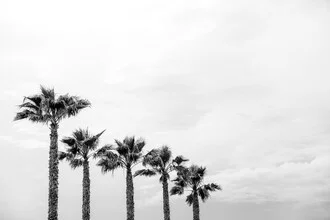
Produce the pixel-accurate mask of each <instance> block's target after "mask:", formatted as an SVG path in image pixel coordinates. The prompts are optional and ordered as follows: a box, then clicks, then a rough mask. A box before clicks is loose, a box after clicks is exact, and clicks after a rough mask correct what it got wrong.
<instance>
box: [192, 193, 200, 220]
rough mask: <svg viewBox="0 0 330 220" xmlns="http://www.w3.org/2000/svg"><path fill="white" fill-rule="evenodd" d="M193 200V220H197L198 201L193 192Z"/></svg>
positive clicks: (196, 195)
mask: <svg viewBox="0 0 330 220" xmlns="http://www.w3.org/2000/svg"><path fill="white" fill-rule="evenodd" d="M193 195H194V200H193V215H194V217H193V220H199V201H198V194H197V193H196V192H194V194H193Z"/></svg>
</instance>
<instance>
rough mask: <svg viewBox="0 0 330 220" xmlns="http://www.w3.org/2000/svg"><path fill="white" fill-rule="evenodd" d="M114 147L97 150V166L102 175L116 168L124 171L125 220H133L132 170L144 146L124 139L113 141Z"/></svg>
mask: <svg viewBox="0 0 330 220" xmlns="http://www.w3.org/2000/svg"><path fill="white" fill-rule="evenodd" d="M115 142H116V145H117V146H116V147H114V146H112V145H106V146H104V147H102V148H101V149H99V150H98V151H97V153H96V155H95V157H100V160H99V161H98V163H97V165H98V166H100V167H101V170H102V172H103V173H106V172H109V171H114V170H115V169H117V168H123V169H126V211H127V220H134V185H133V175H132V168H133V167H134V166H135V165H136V164H138V163H139V162H140V161H141V158H142V149H143V147H144V146H145V141H144V140H143V139H141V138H140V139H137V140H136V139H135V138H134V136H133V137H126V138H125V139H124V140H123V141H122V142H121V141H118V140H115Z"/></svg>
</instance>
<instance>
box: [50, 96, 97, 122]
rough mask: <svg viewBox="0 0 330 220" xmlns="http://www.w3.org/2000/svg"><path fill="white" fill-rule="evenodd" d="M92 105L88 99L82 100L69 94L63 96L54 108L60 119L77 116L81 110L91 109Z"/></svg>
mask: <svg viewBox="0 0 330 220" xmlns="http://www.w3.org/2000/svg"><path fill="white" fill-rule="evenodd" d="M90 105H91V103H90V102H89V101H88V100H86V99H81V98H79V97H78V96H70V95H69V94H66V95H61V96H59V97H58V99H57V100H56V102H55V103H54V108H55V109H56V110H57V117H58V119H59V120H60V119H63V118H66V117H71V116H75V115H77V114H78V113H79V112H80V110H82V109H84V108H87V107H90Z"/></svg>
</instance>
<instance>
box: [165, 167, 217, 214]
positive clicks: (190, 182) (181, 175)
mask: <svg viewBox="0 0 330 220" xmlns="http://www.w3.org/2000/svg"><path fill="white" fill-rule="evenodd" d="M177 174H178V176H177V178H176V179H174V180H173V181H174V184H175V185H174V186H173V188H172V189H171V192H170V193H171V195H176V194H177V195H182V194H183V193H184V189H185V188H188V189H189V191H190V194H189V195H188V196H187V198H186V202H187V203H188V205H189V206H191V205H193V220H199V219H200V218H199V199H198V198H199V197H200V198H201V200H202V201H203V202H205V201H206V200H207V199H208V198H209V197H210V192H213V191H216V190H221V187H220V185H218V184H216V183H209V184H204V182H203V180H204V176H205V174H206V168H205V167H202V166H196V165H191V166H190V167H189V168H185V169H181V170H180V171H178V173H177Z"/></svg>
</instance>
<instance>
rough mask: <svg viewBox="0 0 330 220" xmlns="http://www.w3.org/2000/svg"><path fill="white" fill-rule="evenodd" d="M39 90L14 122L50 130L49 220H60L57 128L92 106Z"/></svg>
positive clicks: (70, 97)
mask: <svg viewBox="0 0 330 220" xmlns="http://www.w3.org/2000/svg"><path fill="white" fill-rule="evenodd" d="M40 88H41V93H40V94H37V95H32V96H27V97H25V98H24V99H23V104H21V105H19V108H20V109H21V111H20V112H18V113H17V114H16V116H15V118H14V120H15V121H16V120H22V119H27V120H29V121H31V122H35V123H42V124H45V125H47V126H49V128H50V148H49V189H48V190H49V191H48V220H57V217H58V215H57V209H58V157H57V151H58V133H57V130H58V126H59V123H60V121H61V120H62V119H64V118H69V117H72V116H75V115H77V114H78V113H79V112H80V110H82V109H84V108H86V107H88V106H90V102H89V101H88V100H86V99H80V98H79V97H77V96H70V95H68V94H66V95H61V96H58V97H57V96H56V94H55V91H54V89H47V88H45V87H43V86H41V87H40Z"/></svg>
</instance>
